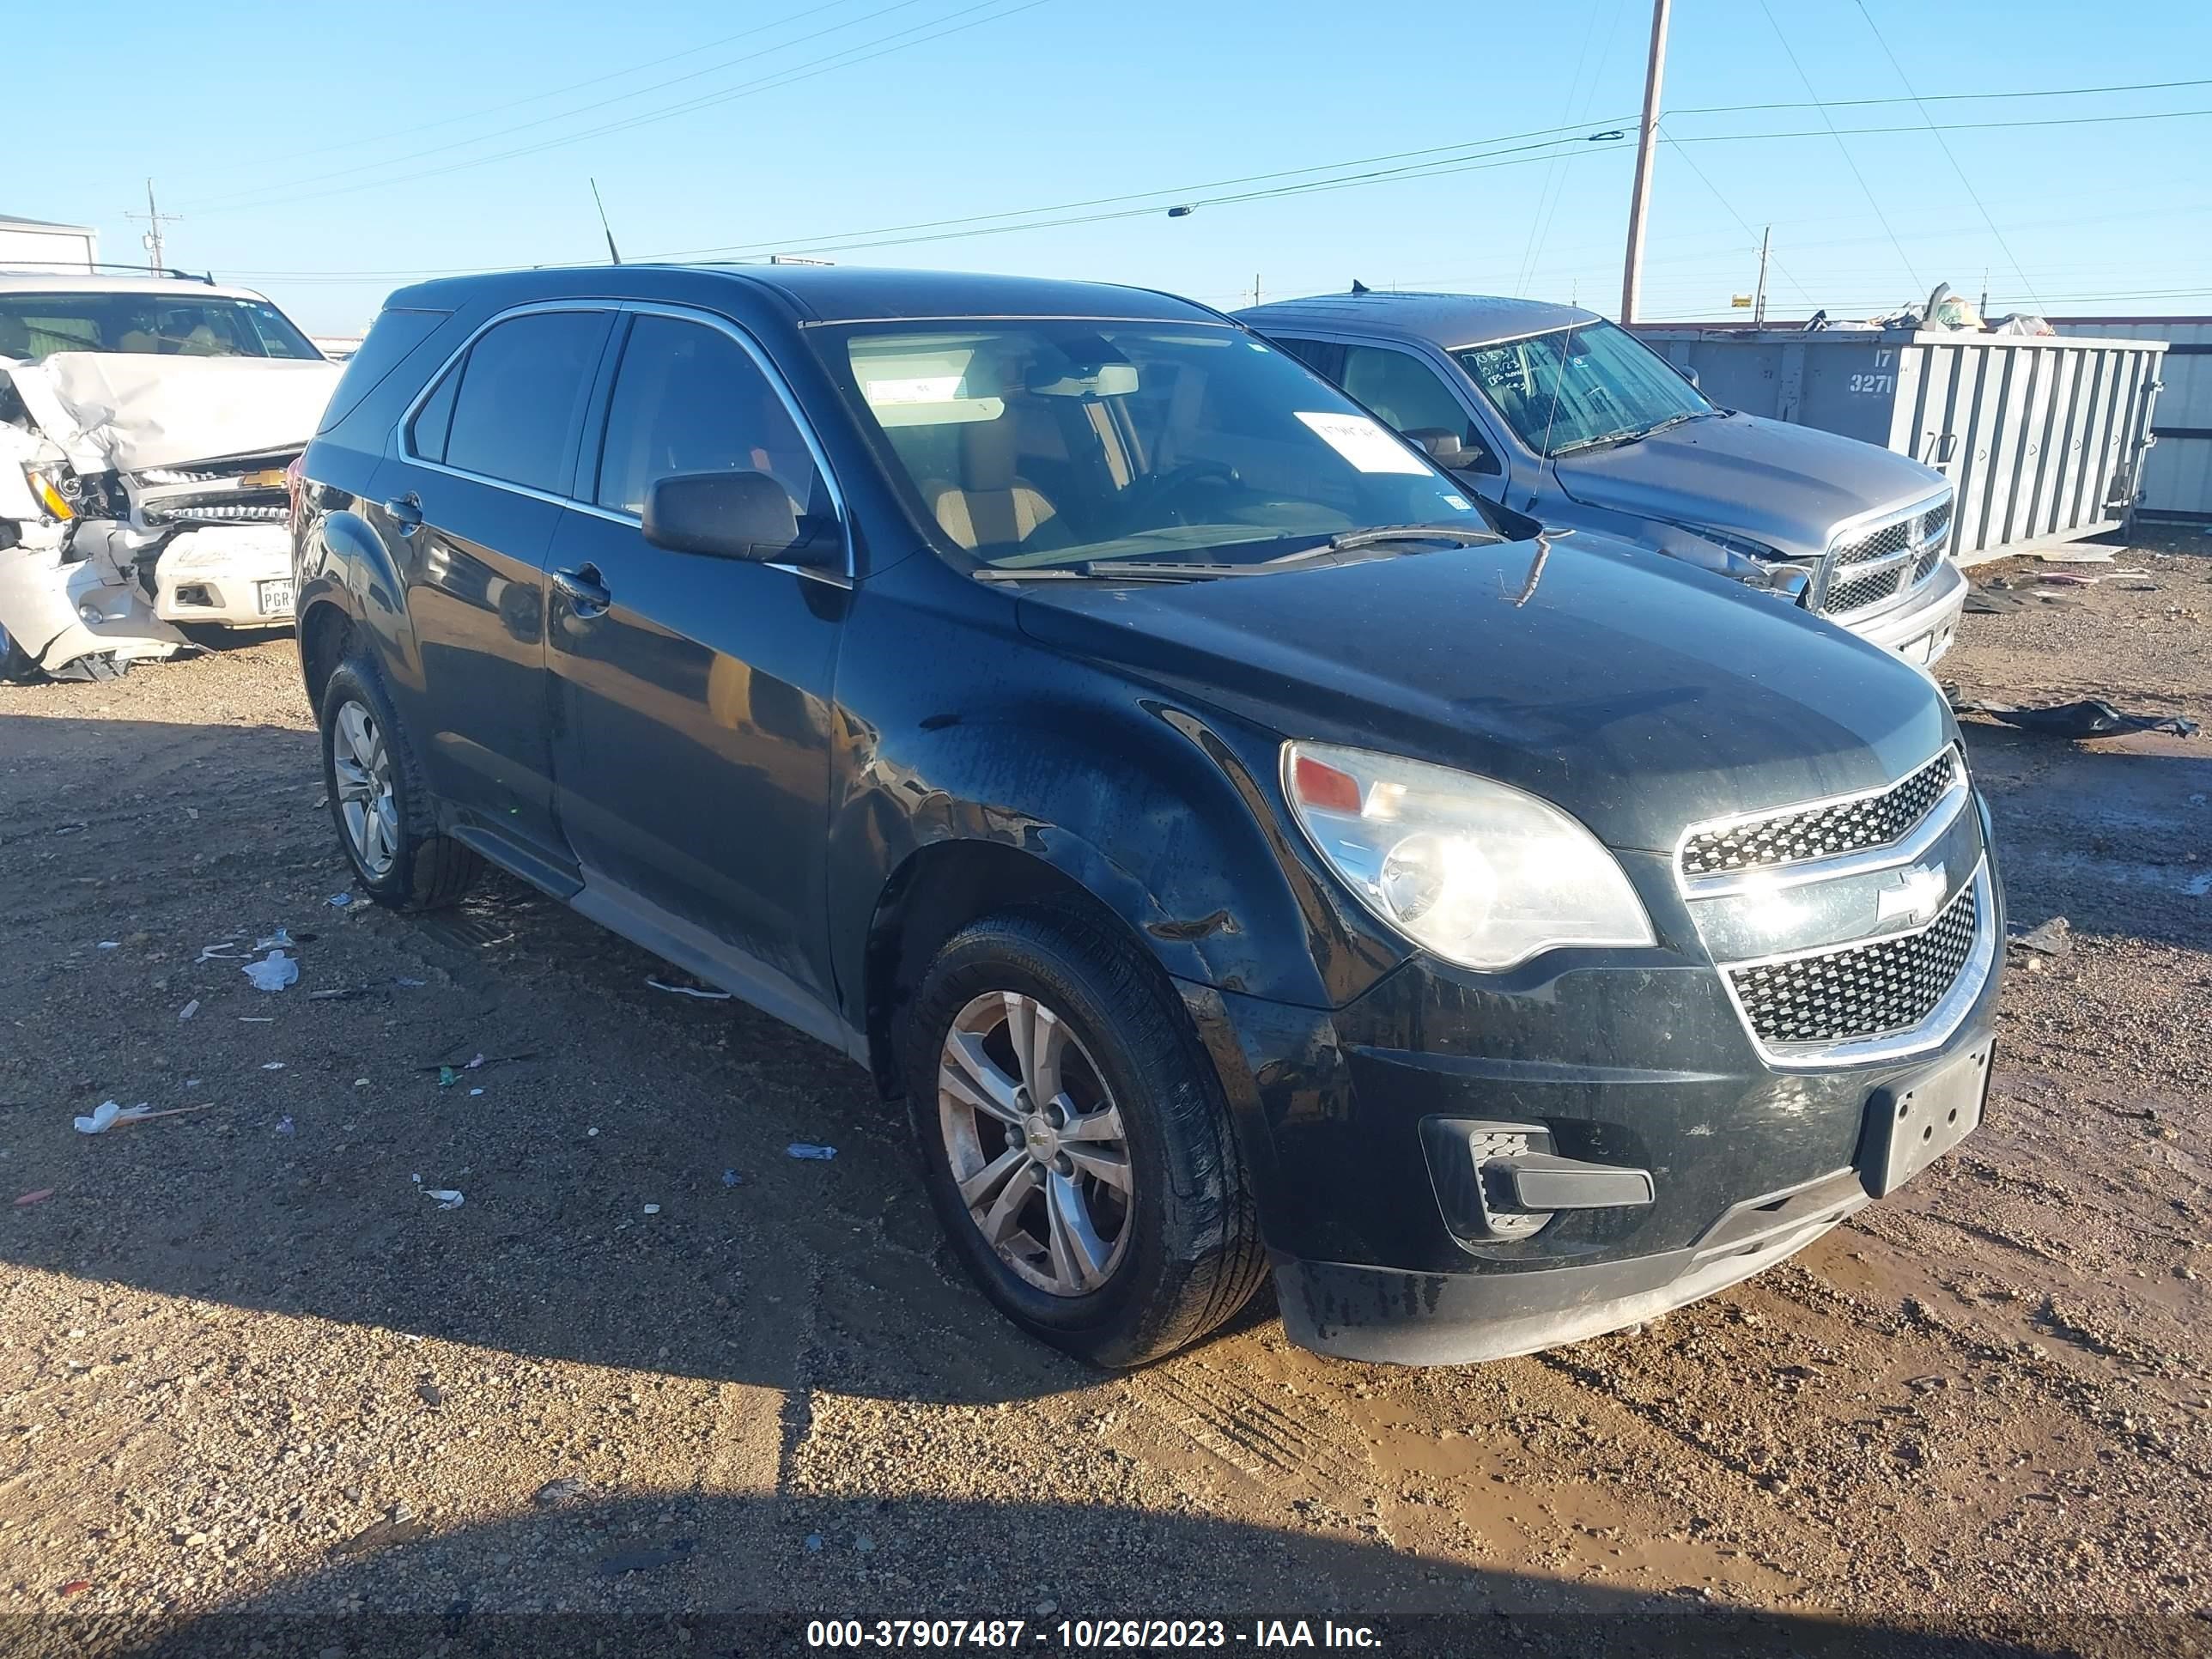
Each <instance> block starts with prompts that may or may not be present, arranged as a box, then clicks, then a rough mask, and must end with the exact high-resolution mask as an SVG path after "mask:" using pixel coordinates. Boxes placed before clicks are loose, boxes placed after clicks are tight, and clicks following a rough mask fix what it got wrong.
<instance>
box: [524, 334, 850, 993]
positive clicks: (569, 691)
mask: <svg viewBox="0 0 2212 1659" xmlns="http://www.w3.org/2000/svg"><path fill="white" fill-rule="evenodd" d="M627 327H628V330H629V332H628V337H627V339H626V340H624V341H623V343H622V344H621V348H620V349H621V356H620V360H619V365H618V367H617V371H616V374H615V375H614V380H613V386H612V391H611V395H610V397H609V400H608V404H607V410H606V418H605V422H604V435H603V438H602V440H601V442H600V444H599V450H598V455H597V464H596V466H593V465H589V464H587V465H585V466H583V467H580V469H579V482H578V487H577V492H576V493H577V496H578V498H579V501H580V505H578V506H576V507H572V508H570V509H569V510H568V512H567V513H564V514H563V515H562V520H561V523H560V526H559V527H558V528H557V529H556V531H555V532H554V538H553V548H552V553H551V556H550V561H549V572H550V589H549V596H550V597H549V604H548V609H547V643H548V647H549V657H550V662H551V664H552V667H553V676H554V678H553V685H554V696H555V702H556V708H555V710H554V717H553V733H554V735H553V769H554V776H555V780H556V798H557V805H558V811H559V814H560V817H561V822H562V827H563V829H564V830H565V832H566V834H567V836H568V841H569V842H570V844H571V845H572V846H573V847H574V848H575V850H576V854H577V857H578V860H579V861H580V864H581V865H582V866H583V871H584V877H585V886H586V896H585V897H583V898H580V899H579V900H578V908H581V909H584V910H586V913H587V914H588V913H599V914H602V915H603V916H604V919H606V920H609V921H612V922H614V923H615V925H617V926H618V927H621V928H622V931H623V932H626V933H629V936H630V937H632V938H634V939H636V938H645V939H651V940H653V942H655V943H656V945H658V946H659V948H662V949H663V951H664V954H668V955H671V956H672V957H675V959H676V960H678V961H679V962H684V963H687V964H690V965H694V966H700V965H702V962H704V961H705V960H708V959H711V963H712V967H713V969H714V972H715V976H716V977H718V978H720V979H721V980H722V981H724V982H726V983H728V982H732V981H741V982H742V983H741V985H740V987H739V988H743V989H744V991H745V993H746V994H747V995H748V996H750V998H751V999H752V1000H754V1001H756V1002H757V1003H760V1004H762V1005H763V1006H768V1007H769V1008H770V1009H771V1011H772V1012H777V1013H780V1014H781V1015H783V1016H784V1017H785V1018H793V1019H795V1020H796V1021H797V1023H799V1024H802V1025H805V1024H812V1023H814V1022H811V1021H810V1020H809V1019H808V1018H805V1010H804V1009H802V1008H799V1007H795V1006H790V1005H791V1004H792V1002H793V1000H798V1001H812V1002H815V1003H817V1004H818V1005H834V1001H835V998H834V995H833V994H832V987H831V983H830V978H829V963H828V927H827V924H826V921H825V919H824V917H825V906H826V902H827V896H826V891H825V886H824V877H823V867H824V857H823V855H824V840H825V836H826V835H827V828H828V820H829V736H830V732H829V719H830V683H831V678H832V674H833V672H834V670H835V667H836V653H837V642H838V636H839V630H840V625H841V623H842V621H843V618H844V616H845V612H846V609H847V606H848V604H849V602H850V600H851V597H852V590H851V587H850V585H849V583H848V581H847V580H846V579H845V578H844V577H843V576H842V574H834V573H831V574H823V573H809V574H799V573H798V572H797V571H795V570H793V569H789V568H782V567H780V566H775V565H768V564H759V563H754V562H749V561H745V560H740V559H728V558H716V557H711V556H705V555H701V554H696V553H676V552H671V551H668V550H665V549H663V548H658V547H654V546H652V545H650V544H647V541H646V540H645V538H644V536H643V534H642V532H641V527H640V514H641V512H642V509H643V507H644V503H645V496H646V491H647V489H648V487H649V486H650V485H651V484H652V483H653V480H654V479H656V478H659V477H665V476H667V475H669V474H671V473H680V472H703V471H713V470H715V469H719V468H731V469H734V470H740V471H758V472H765V473H767V474H769V476H771V477H774V478H775V479H776V481H777V482H778V483H781V485H782V486H783V488H784V490H785V492H786V493H787V495H789V496H790V497H791V499H792V502H793V510H794V513H797V514H799V515H800V516H806V515H812V516H813V517H815V518H816V519H817V520H820V519H823V518H825V517H826V518H829V519H830V520H833V521H834V519H835V517H836V507H835V506H834V504H833V501H832V498H831V495H830V493H829V485H828V483H827V480H826V478H825V477H824V476H823V471H822V467H821V465H820V464H819V463H818V462H817V459H816V458H815V453H814V452H813V450H812V448H811V446H810V445H809V443H808V441H807V440H806V438H805V436H803V435H802V434H801V431H800V428H799V425H798V423H797V422H796V421H795V420H794V418H793V415H792V413H791V410H790V409H789V407H788V406H787V404H786V402H785V400H784V398H782V397H781V395H780V394H779V391H778V387H777V385H776V383H775V382H774V381H773V380H771V378H770V374H769V371H768V369H767V368H766V367H765V359H764V358H763V357H761V356H759V355H758V353H757V350H756V349H754V348H753V347H752V346H751V345H750V343H749V342H748V341H746V340H745V339H744V337H742V336H741V335H739V334H738V331H735V330H734V329H733V328H732V326H731V325H729V324H727V323H726V322H722V321H720V320H719V319H708V318H707V317H704V316H694V315H690V314H683V315H678V314H675V313H662V312H658V311H638V312H636V313H633V314H631V315H630V316H629V318H628V319H627ZM581 503H588V504H581Z"/></svg>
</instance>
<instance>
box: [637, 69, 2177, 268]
mask: <svg viewBox="0 0 2212 1659" xmlns="http://www.w3.org/2000/svg"><path fill="white" fill-rule="evenodd" d="M2206 115H2212V109H2203V110H2169V111H2164V112H2160V113H2157V114H2150V115H2132V116H2119V115H2114V116H2076V117H2067V118H2057V119H2051V120H2044V121H1960V122H1951V123H1948V124H1946V125H1945V126H1944V127H1943V131H1949V132H1959V131H1982V130H1985V129H1990V128H2011V127H2020V126H2074V125H2082V124H2084V123H2090V122H2106V121H2137V120H2140V121H2150V120H2172V119H2180V118H2185V117H2198V116H2206ZM1842 131H1843V132H1844V134H1875V133H1888V132H1912V133H1917V132H1924V131H1928V129H1927V128H1926V127H1924V126H1905V127H1845V128H1844V129H1842ZM1831 136H1832V131H1830V130H1822V131H1811V130H1799V131H1785V132H1736V133H1699V134H1693V135H1685V136H1682V137H1672V142H1674V143H1677V144H1703V143H1738V142H1744V141H1750V140H1758V139H1784V138H1824V137H1831ZM1603 137H1607V135H1606V134H1605V133H1602V132H1599V133H1591V134H1589V135H1586V137H1585V138H1584V140H1583V147H1582V148H1571V149H1566V150H1565V152H1564V153H1565V154H1566V155H1589V154H1596V153H1599V152H1598V151H1596V150H1595V149H1589V148H1588V147H1587V146H1588V143H1589V140H1590V139H1595V138H1603ZM1670 137H1671V135H1670ZM1551 142H1552V143H1556V144H1570V143H1572V142H1573V141H1571V140H1566V139H1557V140H1553V141H1551ZM1446 148H1450V147H1449V146H1447V147H1446ZM1529 148H1546V146H1541V145H1538V146H1530V147H1529ZM1606 148H1607V149H1610V148H1611V141H1609V142H1608V143H1607V146H1606ZM1404 153H1409V154H1420V153H1422V152H1404ZM1505 153H1506V152H1504V151H1501V150H1492V151H1489V152H1486V154H1488V155H1502V154H1505ZM1372 159H1375V160H1378V161H1379V160H1388V159H1390V158H1388V157H1375V158H1372ZM1460 159H1461V160H1463V159H1464V158H1463V157H1462V158H1460ZM1535 159H1537V160H1542V159H1546V158H1544V157H1541V156H1540V157H1537V158H1535ZM1338 165H1340V166H1356V165H1358V163H1353V162H1344V163H1340V164H1338ZM1480 165H1488V164H1487V163H1482V164H1480ZM1303 170H1304V171H1309V172H1310V171H1317V170H1318V169H1313V168H1308V169H1303ZM1474 170H1476V169H1475V167H1470V166H1462V165H1461V164H1460V160H1455V161H1450V162H1448V163H1447V162H1438V163H1428V164H1420V165H1416V166H1409V167H1392V168H1387V169H1384V170H1383V172H1382V173H1374V174H1360V175H1356V176H1355V177H1353V178H1352V179H1323V180H1317V181H1316V182H1314V183H1312V184H1310V185H1292V186H1287V187H1285V188H1284V189H1282V190H1279V191H1254V192H1249V193H1248V194H1245V195H1240V196H1230V197H1214V198H1212V199H1211V200H1204V199H1202V200H1200V201H1199V202H1196V203H1194V204H1192V205H1194V206H1210V205H1217V204H1225V203H1230V202H1241V201H1248V200H1256V199H1260V198H1261V197H1271V196H1289V195H1302V194H1305V193H1307V192H1309V191H1321V190H1329V189H1341V188H1346V187H1348V186H1349V185H1352V184H1358V183H1367V182H1397V181H1401V180H1404V179H1417V178H1432V177H1437V176H1441V175H1443V174H1445V173H1457V172H1467V171H1474ZM1259 176H1261V177H1264V176H1266V175H1259ZM1225 182H1237V181H1233V180H1232V181H1225ZM1184 188H1185V189H1191V188H1200V189H1202V188H1206V186H1185V187H1184ZM1176 193H1177V192H1176V191H1146V192H1145V193H1144V194H1145V195H1146V196H1147V197H1165V196H1169V195H1173V194H1176ZM1101 199H1102V200H1106V201H1111V200H1114V199H1116V198H1113V197H1105V198H1101ZM1122 199H1133V198H1122ZM1079 205H1083V204H1073V203H1071V204H1066V206H1069V207H1074V206H1079ZM1016 211H1017V212H1018V211H1020V210H1016ZM1028 211H1030V212H1033V213H1038V214H1043V213H1051V212H1055V211H1058V210H1057V209H1053V208H1038V209H1032V210H1028ZM1155 211H1157V208H1139V209H1135V210H1132V211H1131V212H1128V213H1116V214H1102V215H1094V216H1088V217H1085V218H1080V219H1040V220H1036V221H1026V222H1022V223H1018V224H1007V225H995V226H989V227H987V228H983V229H981V230H977V231H951V232H948V233H947V234H945V235H943V236H929V235H923V236H907V237H902V238H900V239H899V240H896V241H882V242H862V241H842V243H841V246H831V245H829V243H830V239H817V240H807V239H805V238H797V237H784V238H779V239H775V240H768V241H762V242H754V243H745V244H741V245H736V246H730V247H725V248H691V249H686V250H683V251H681V252H675V253H668V254H654V255H653V256H651V257H653V258H659V259H671V258H674V259H680V258H698V257H702V256H704V255H707V254H712V253H720V254H741V253H745V252H756V251H759V250H762V249H767V248H804V249H805V250H806V251H808V252H840V251H846V250H857V249H861V248H867V247H888V246H903V245H905V244H907V243H911V242H927V241H957V240H963V238H965V237H966V236H968V235H971V234H984V235H989V234H1000V233H1001V232H1004V231H1008V230H1024V229H1047V228H1052V227H1054V226H1056V225H1062V224H1091V223H1096V222H1100V221H1102V220H1105V219H1114V218H1130V217H1135V216H1139V215H1141V214H1146V213H1151V212H1155ZM1012 216H1013V214H1012V213H1008V214H983V215H979V216H977V220H978V221H981V220H988V219H998V218H1007V217H1012ZM1875 217H1876V218H1877V219H1881V213H1880V210H1879V209H1877V210H1876V213H1875ZM939 223H940V224H947V225H955V224H959V223H962V221H956V220H948V221H939ZM912 228H920V229H927V228H931V227H928V226H919V227H912ZM1883 229H1884V231H1885V232H1886V233H1887V236H1888V240H1890V242H1891V244H1892V246H1896V244H1897V242H1898V240H1899V239H1898V237H1897V234H1896V232H1895V231H1894V230H1893V228H1891V227H1890V226H1889V225H1888V224H1887V222H1886V221H1885V222H1883ZM876 234H879V233H878V232H875V231H854V232H848V233H845V235H847V236H872V235H876ZM1909 270H1910V268H1909V264H1908V272H1909ZM1918 280H1919V279H1918V277H1917V275H1916V276H1914V277H1913V281H1914V283H1915V285H1916V286H1917V284H1918ZM1792 281H1793V283H1794V281H1795V279H1794V278H1793V279H1792Z"/></svg>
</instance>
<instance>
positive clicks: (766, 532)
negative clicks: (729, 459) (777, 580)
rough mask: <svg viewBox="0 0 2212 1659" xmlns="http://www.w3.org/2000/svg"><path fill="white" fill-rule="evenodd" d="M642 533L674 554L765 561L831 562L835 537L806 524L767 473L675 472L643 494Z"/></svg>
mask: <svg viewBox="0 0 2212 1659" xmlns="http://www.w3.org/2000/svg"><path fill="white" fill-rule="evenodd" d="M644 528H645V538H646V540H647V541H648V542H650V543H652V544H653V545H654V546H655V547H665V548H666V549H668V550H670V551H671V552H673V553H704V554H707V555H708V556H710V557H714V558H722V559H752V560H756V561H757V562H761V563H763V564H809V565H818V564H830V563H834V562H836V557H837V548H836V538H835V537H834V536H822V535H817V534H816V533H813V532H814V531H815V530H816V529H817V522H816V521H815V520H806V521H805V524H804V525H802V522H801V520H800V519H799V513H798V512H797V510H796V509H795V508H794V507H793V506H792V501H791V497H790V496H789V495H786V494H785V493H784V488H783V486H782V485H781V484H780V483H777V482H776V481H775V479H774V478H771V477H769V476H768V474H767V473H765V472H740V471H722V472H677V473H671V475H670V476H668V477H665V478H656V479H654V480H653V484H652V486H651V488H649V489H647V491H646V493H645V525H644Z"/></svg>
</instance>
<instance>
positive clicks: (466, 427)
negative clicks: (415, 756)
mask: <svg viewBox="0 0 2212 1659" xmlns="http://www.w3.org/2000/svg"><path fill="white" fill-rule="evenodd" d="M615 315H616V313H615V312H614V310H613V309H612V308H611V307H605V306H599V307H592V306H576V305H573V304H562V305H551V306H545V307H529V308H526V309H524V310H522V311H520V312H517V313H508V314H507V315H506V316H504V317H501V318H500V319H497V320H495V321H494V322H493V323H491V324H490V325H489V326H487V327H486V328H484V329H483V331H480V332H479V333H477V335H476V337H474V338H473V339H472V340H471V342H470V343H469V344H468V345H467V346H466V347H465V349H463V350H462V351H461V352H459V354H458V355H457V356H455V358H454V359H453V362H451V363H450V364H449V365H448V366H447V368H446V370H445V372H444V373H443V374H441V376H440V377H439V378H438V379H437V380H435V381H434V382H433V383H432V384H431V386H428V388H427V389H426V390H425V391H424V392H423V394H422V397H421V398H417V399H416V404H415V405H414V406H413V407H412V408H411V409H410V411H409V413H408V415H407V416H406V417H405V419H404V421H403V422H402V425H401V430H400V437H399V443H398V459H397V463H396V464H395V465H392V466H391V467H387V468H386V469H385V470H383V471H381V472H380V474H379V475H378V485H379V492H380V494H381V495H383V496H384V497H385V499H384V501H383V502H382V503H381V505H380V507H377V508H375V509H374V512H375V513H377V515H378V517H379V520H380V521H379V528H380V531H381V532H383V534H384V538H385V541H386V544H387V545H388V546H391V547H392V549H393V550H394V551H395V554H396V556H397V557H396V561H395V562H397V564H398V568H399V569H400V570H401V571H402V572H403V574H404V576H405V579H406V582H407V609H408V613H409V615H410V617H411V619H412V621H413V625H414V632H415V639H416V647H417V649H418V650H419V652H420V653H421V657H420V661H419V663H418V664H416V665H414V668H415V672H416V676H418V677H419V688H420V689H419V693H418V696H417V697H416V699H414V700H413V701H414V702H415V703H416V707H418V708H420V710H421V717H422V722H423V725H424V726H425V728H426V729H424V730H422V731H421V732H418V733H416V750H417V751H418V752H419V753H420V754H421V756H422V763H423V765H424V767H425V769H427V770H428V773H429V775H430V785H431V787H432V788H433V790H435V792H436V793H437V794H438V795H440V796H441V798H443V799H444V800H446V801H447V803H448V804H449V805H451V806H452V807H453V809H454V810H455V811H456V812H457V814H458V816H459V819H460V821H461V823H462V824H463V825H464V826H465V827H467V828H469V829H472V830H473V831H474V832H475V833H476V834H477V836H481V837H483V838H486V839H489V840H491V841H493V842H497V843H499V847H498V849H497V850H498V851H500V852H501V854H503V855H506V856H507V857H509V858H510V859H511V860H513V862H515V863H516V864H517V865H518V866H519V867H521V868H523V869H524V870H525V871H526V872H527V873H532V874H534V875H536V876H538V878H541V879H544V880H547V881H548V882H549V883H550V884H552V885H554V886H556V887H561V886H569V887H572V886H573V880H570V879H568V878H567V875H566V872H567V868H568V866H569V864H570V862H571V860H569V859H568V856H567V854H566V853H565V850H564V848H563V845H562V836H561V833H560V829H559V827H558V825H557V823H556V820H555V817H554V812H553V767H552V746H551V742H550V737H549V735H548V732H547V730H546V714H547V710H548V695H547V687H546V684H545V629H544V605H545V602H544V567H545V559H546V555H547V552H548V550H550V547H551V545H552V541H553V533H554V531H555V529H556V526H558V525H559V523H560V521H561V516H562V505H563V501H564V498H565V495H566V492H567V489H568V482H569V480H570V478H571V477H572V476H573V475H574V468H575V458H576V453H577V448H578V445H579V443H580V435H581V433H582V429H583V424H584V415H585V411H586V409H587V408H588V407H589V404H590V401H591V391H592V385H593V382H594V380H595V378H596V377H597V375H598V373H599V360H600V357H601V355H602V353H603V352H604V350H605V346H606V342H607V338H608V336H609V334H610V332H611V330H612V327H613V324H614V319H615Z"/></svg>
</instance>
